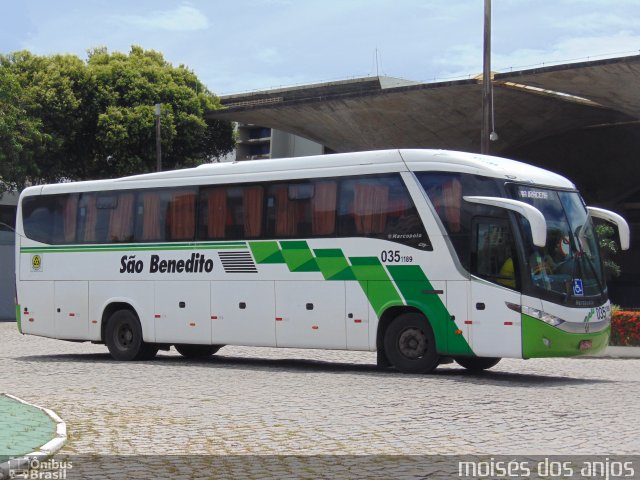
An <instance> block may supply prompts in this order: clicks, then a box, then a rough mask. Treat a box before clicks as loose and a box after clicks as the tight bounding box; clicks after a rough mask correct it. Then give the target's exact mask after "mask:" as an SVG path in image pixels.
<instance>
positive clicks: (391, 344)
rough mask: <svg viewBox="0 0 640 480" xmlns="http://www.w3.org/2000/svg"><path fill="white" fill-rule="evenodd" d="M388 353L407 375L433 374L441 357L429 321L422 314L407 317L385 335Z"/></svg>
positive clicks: (412, 314) (408, 314)
mask: <svg viewBox="0 0 640 480" xmlns="http://www.w3.org/2000/svg"><path fill="white" fill-rule="evenodd" d="M384 350H385V352H386V354H387V358H388V359H389V361H390V362H391V364H392V365H393V366H394V367H396V368H397V369H398V370H400V371H401V372H403V373H429V372H432V371H433V370H435V368H436V367H437V366H438V361H439V360H440V357H439V355H438V352H437V350H436V340H435V336H434V334H433V330H432V329H431V325H429V321H428V320H427V319H426V318H425V317H424V316H423V315H420V314H419V313H413V312H409V313H403V314H402V315H399V316H398V317H397V318H396V319H395V320H393V321H392V322H391V324H390V325H389V327H388V328H387V330H386V332H385V334H384Z"/></svg>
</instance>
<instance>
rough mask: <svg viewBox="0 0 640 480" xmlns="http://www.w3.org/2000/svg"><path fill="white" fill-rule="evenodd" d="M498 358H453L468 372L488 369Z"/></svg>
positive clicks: (494, 364) (493, 365) (495, 363)
mask: <svg viewBox="0 0 640 480" xmlns="http://www.w3.org/2000/svg"><path fill="white" fill-rule="evenodd" d="M500 360H501V359H500V358H496V357H458V358H456V359H455V361H456V363H457V364H458V365H460V366H461V367H464V368H466V369H467V370H469V371H470V372H481V371H483V370H488V369H489V368H491V367H495V366H496V365H497V364H498V362H499V361H500Z"/></svg>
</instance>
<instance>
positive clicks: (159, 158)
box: [155, 103, 162, 172]
mask: <svg viewBox="0 0 640 480" xmlns="http://www.w3.org/2000/svg"><path fill="white" fill-rule="evenodd" d="M161 106H162V104H160V103H156V105H155V113H156V170H157V171H158V172H161V171H162V146H161V143H160V109H161Z"/></svg>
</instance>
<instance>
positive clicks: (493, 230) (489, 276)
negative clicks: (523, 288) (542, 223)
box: [471, 217, 517, 290]
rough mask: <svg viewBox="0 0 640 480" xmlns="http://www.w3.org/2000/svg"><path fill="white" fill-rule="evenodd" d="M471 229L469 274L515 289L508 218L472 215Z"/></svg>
mask: <svg viewBox="0 0 640 480" xmlns="http://www.w3.org/2000/svg"><path fill="white" fill-rule="evenodd" d="M472 231H473V233H472V238H473V241H472V248H471V273H472V274H474V275H477V276H479V277H481V278H484V279H486V280H488V281H490V282H493V283H497V284H499V285H502V286H505V287H508V288H511V289H514V290H516V289H517V282H516V278H517V276H516V266H517V259H516V257H515V255H516V250H515V244H514V241H513V235H512V234H511V228H510V226H509V222H508V221H507V219H502V218H491V217H475V218H474V219H473V221H472Z"/></svg>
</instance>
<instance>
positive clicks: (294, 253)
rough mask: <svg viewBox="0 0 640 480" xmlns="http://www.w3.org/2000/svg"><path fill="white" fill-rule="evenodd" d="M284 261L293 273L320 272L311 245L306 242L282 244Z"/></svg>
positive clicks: (286, 242)
mask: <svg viewBox="0 0 640 480" xmlns="http://www.w3.org/2000/svg"><path fill="white" fill-rule="evenodd" d="M280 247H281V248H282V256H283V257H284V261H285V262H286V264H287V267H289V270H291V271H292V272H319V271H320V268H319V267H318V264H317V263H316V259H315V257H314V256H313V253H311V249H310V248H309V244H308V243H307V242H304V241H285V242H280Z"/></svg>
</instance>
